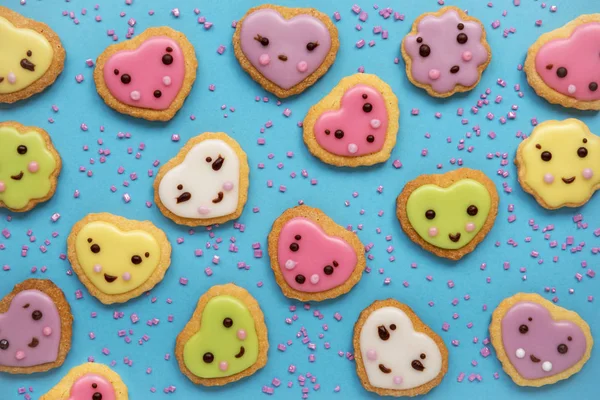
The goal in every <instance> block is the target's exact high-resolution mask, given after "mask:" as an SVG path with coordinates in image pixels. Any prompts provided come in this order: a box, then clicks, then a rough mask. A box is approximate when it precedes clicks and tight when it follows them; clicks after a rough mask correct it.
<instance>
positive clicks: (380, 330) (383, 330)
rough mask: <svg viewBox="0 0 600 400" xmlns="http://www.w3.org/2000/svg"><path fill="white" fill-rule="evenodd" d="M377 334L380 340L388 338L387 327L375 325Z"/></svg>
mask: <svg viewBox="0 0 600 400" xmlns="http://www.w3.org/2000/svg"><path fill="white" fill-rule="evenodd" d="M377 334H378V335H379V339H381V340H388V339H389V338H390V333H389V332H388V330H387V328H386V327H385V326H383V325H379V326H378V327H377Z"/></svg>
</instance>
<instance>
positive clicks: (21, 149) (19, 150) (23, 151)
mask: <svg viewBox="0 0 600 400" xmlns="http://www.w3.org/2000/svg"><path fill="white" fill-rule="evenodd" d="M17 153H19V154H21V155H23V154H27V146H24V145H20V146H19V147H17Z"/></svg>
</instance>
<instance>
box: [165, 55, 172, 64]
mask: <svg viewBox="0 0 600 400" xmlns="http://www.w3.org/2000/svg"><path fill="white" fill-rule="evenodd" d="M162 63H163V64H165V65H171V64H173V56H172V55H170V54H165V55H164V56H162Z"/></svg>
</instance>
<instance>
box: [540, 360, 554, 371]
mask: <svg viewBox="0 0 600 400" xmlns="http://www.w3.org/2000/svg"><path fill="white" fill-rule="evenodd" d="M542 369H543V370H544V371H546V372H550V371H552V363H551V362H550V361H544V362H543V363H542Z"/></svg>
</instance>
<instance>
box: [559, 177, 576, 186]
mask: <svg viewBox="0 0 600 400" xmlns="http://www.w3.org/2000/svg"><path fill="white" fill-rule="evenodd" d="M562 181H563V182H564V183H566V184H567V185H569V184H571V183H573V182H574V181H575V177H574V176H572V177H570V178H562Z"/></svg>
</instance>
